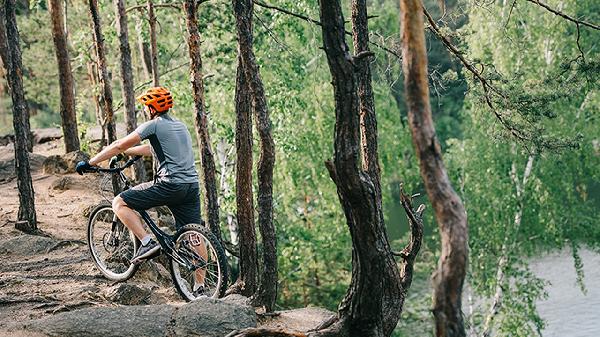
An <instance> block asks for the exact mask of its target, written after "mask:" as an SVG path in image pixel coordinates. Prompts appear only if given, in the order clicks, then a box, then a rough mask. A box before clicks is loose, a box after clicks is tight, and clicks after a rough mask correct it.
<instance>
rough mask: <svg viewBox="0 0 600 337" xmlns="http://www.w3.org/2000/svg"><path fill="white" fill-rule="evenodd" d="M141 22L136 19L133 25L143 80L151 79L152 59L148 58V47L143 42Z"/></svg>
mask: <svg viewBox="0 0 600 337" xmlns="http://www.w3.org/2000/svg"><path fill="white" fill-rule="evenodd" d="M142 20H143V19H141V18H138V21H137V22H136V24H135V30H136V33H137V42H138V49H139V53H140V63H141V64H142V70H143V71H144V78H147V79H152V58H151V56H150V45H149V44H148V42H146V41H145V40H144V34H143V27H142Z"/></svg>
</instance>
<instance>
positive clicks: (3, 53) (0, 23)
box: [0, 5, 8, 81]
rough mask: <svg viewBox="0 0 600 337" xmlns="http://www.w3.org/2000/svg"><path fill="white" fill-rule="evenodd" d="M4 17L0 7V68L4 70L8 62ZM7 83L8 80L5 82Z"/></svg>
mask: <svg viewBox="0 0 600 337" xmlns="http://www.w3.org/2000/svg"><path fill="white" fill-rule="evenodd" d="M5 22H6V17H5V15H4V6H3V5H2V6H0V60H1V61H2V66H3V68H4V69H6V64H7V62H8V61H7V60H8V45H7V39H6V24H5ZM7 81H8V80H7Z"/></svg>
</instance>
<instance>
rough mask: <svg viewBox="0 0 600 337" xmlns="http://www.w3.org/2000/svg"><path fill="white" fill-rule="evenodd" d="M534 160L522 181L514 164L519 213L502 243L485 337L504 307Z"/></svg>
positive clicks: (507, 230) (526, 166)
mask: <svg viewBox="0 0 600 337" xmlns="http://www.w3.org/2000/svg"><path fill="white" fill-rule="evenodd" d="M534 160H535V156H534V155H529V157H528V158H527V164H525V170H524V171H523V179H522V180H521V181H519V178H518V177H517V168H516V166H515V163H514V162H513V164H512V173H511V176H512V180H513V183H514V184H515V190H516V192H517V195H516V197H517V211H516V212H515V218H514V221H513V226H512V228H507V229H506V231H505V232H504V242H503V243H502V248H501V251H500V259H499V260H498V268H497V269H496V291H495V292H494V298H493V299H492V304H491V305H490V309H489V311H488V314H487V315H486V317H485V319H484V324H483V332H482V333H481V336H483V337H489V336H491V335H492V329H493V324H494V318H495V316H496V315H497V314H498V312H500V308H501V307H502V296H503V292H504V290H503V288H504V287H505V286H506V281H505V277H506V269H507V264H508V260H509V254H511V253H512V252H513V248H514V246H515V241H516V239H517V235H518V233H519V228H520V227H521V219H523V208H524V206H523V194H524V193H525V187H526V186H527V181H528V180H529V176H530V175H531V171H532V169H533V161H534Z"/></svg>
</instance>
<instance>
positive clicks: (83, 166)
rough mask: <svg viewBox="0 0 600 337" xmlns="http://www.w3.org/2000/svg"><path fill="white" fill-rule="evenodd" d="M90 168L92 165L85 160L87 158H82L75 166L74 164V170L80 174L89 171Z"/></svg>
mask: <svg viewBox="0 0 600 337" xmlns="http://www.w3.org/2000/svg"><path fill="white" fill-rule="evenodd" d="M91 168H92V165H90V163H88V162H87V160H82V161H80V162H79V163H77V166H75V171H77V173H79V174H80V175H83V173H84V172H87V171H89V170H90V169H91Z"/></svg>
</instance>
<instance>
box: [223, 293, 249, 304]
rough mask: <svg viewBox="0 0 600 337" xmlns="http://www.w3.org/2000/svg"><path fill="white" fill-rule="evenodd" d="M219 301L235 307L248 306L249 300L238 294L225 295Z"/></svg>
mask: <svg viewBox="0 0 600 337" xmlns="http://www.w3.org/2000/svg"><path fill="white" fill-rule="evenodd" d="M221 301H223V302H227V303H231V304H237V305H250V299H249V298H248V297H246V296H243V295H240V294H231V295H227V296H225V297H223V298H222V299H221Z"/></svg>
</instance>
